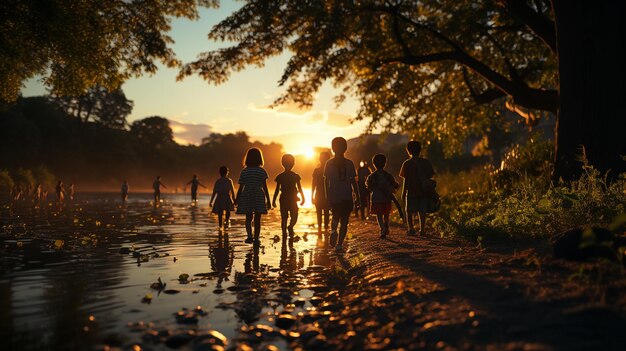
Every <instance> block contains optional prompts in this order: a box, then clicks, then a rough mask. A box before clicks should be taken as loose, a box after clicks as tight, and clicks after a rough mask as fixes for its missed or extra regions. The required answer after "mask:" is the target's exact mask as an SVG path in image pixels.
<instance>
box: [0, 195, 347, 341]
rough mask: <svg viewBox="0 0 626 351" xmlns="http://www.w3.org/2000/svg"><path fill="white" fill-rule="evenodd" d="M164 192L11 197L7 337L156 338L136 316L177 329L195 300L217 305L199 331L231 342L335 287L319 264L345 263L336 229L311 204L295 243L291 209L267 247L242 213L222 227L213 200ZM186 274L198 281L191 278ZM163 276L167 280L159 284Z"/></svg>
mask: <svg viewBox="0 0 626 351" xmlns="http://www.w3.org/2000/svg"><path fill="white" fill-rule="evenodd" d="M164 197H165V202H164V203H163V206H161V207H160V208H158V209H154V208H153V207H152V206H150V202H149V201H150V196H148V195H145V196H140V195H136V196H135V197H134V198H131V201H129V202H128V203H126V204H123V205H122V204H120V202H119V199H118V198H119V196H118V194H91V195H89V194H85V195H83V196H80V195H79V196H78V198H77V200H76V202H75V203H74V204H73V205H67V206H66V207H65V208H63V209H60V210H59V209H58V208H56V207H55V206H53V205H50V206H43V207H42V208H35V207H33V206H31V205H30V204H27V203H26V202H24V203H20V204H16V205H13V206H8V205H3V206H2V208H1V210H0V225H1V226H2V230H1V231H0V332H1V333H2V340H3V342H4V343H5V345H12V347H14V348H19V349H38V348H45V349H50V348H53V349H90V348H93V347H95V346H96V345H102V344H111V345H120V346H123V345H128V344H129V343H133V342H144V343H145V338H144V339H143V340H142V335H141V333H136V332H133V328H132V327H131V328H129V326H128V323H134V324H133V325H135V323H137V322H139V321H145V322H146V323H147V322H151V323H154V325H155V326H161V327H163V328H170V329H176V328H179V327H180V325H177V324H176V318H174V316H173V313H175V312H176V311H178V310H180V309H181V308H183V307H186V308H189V309H193V308H194V307H195V306H201V307H202V309H203V310H204V311H205V312H207V315H206V316H202V317H201V318H199V319H198V323H197V328H198V329H199V330H200V329H203V328H205V329H209V328H210V329H214V330H217V331H219V332H221V333H223V334H224V335H226V336H227V337H228V338H229V339H230V338H234V337H236V336H237V334H238V333H239V330H240V329H241V327H242V325H244V324H245V323H253V322H255V321H258V320H261V321H262V320H263V319H264V318H265V319H267V318H269V319H271V316H272V315H273V313H274V312H275V311H276V308H277V307H279V306H281V305H282V306H283V308H285V307H288V308H290V309H291V310H294V308H293V306H292V305H290V304H291V302H292V301H293V300H295V299H297V298H300V297H305V298H306V297H309V296H311V295H312V293H313V290H311V289H315V288H316V287H319V286H320V284H322V283H323V282H322V280H321V279H322V278H321V276H320V275H319V274H308V273H307V272H308V271H315V272H319V271H320V270H321V269H323V268H320V267H321V266H324V267H329V266H330V265H331V264H334V262H333V261H334V260H335V257H334V256H333V255H331V254H330V251H329V250H327V249H326V245H325V240H324V236H323V235H318V234H317V232H316V229H315V228H313V223H314V222H315V213H314V210H313V209H312V208H310V207H309V208H303V209H301V211H300V214H301V215H300V219H299V223H298V227H297V230H296V236H295V237H294V238H292V239H289V238H282V237H280V235H281V230H280V218H279V213H278V211H277V210H273V211H271V213H270V214H269V215H267V216H266V217H265V218H264V223H263V228H262V233H261V240H262V243H261V246H260V247H258V246H257V247H253V246H251V245H249V244H245V243H244V239H245V237H246V235H245V231H244V229H243V218H242V217H241V216H233V217H232V219H231V226H230V229H228V230H226V231H224V232H220V231H218V230H217V223H216V219H215V218H214V217H213V216H211V215H209V213H210V209H209V207H208V197H207V198H201V199H200V202H199V203H198V205H197V206H190V204H189V198H188V196H183V195H170V196H164ZM307 269H308V271H307ZM181 274H188V275H189V276H190V278H189V279H188V280H184V279H182V280H179V276H180V275H181ZM159 278H160V279H161V280H162V281H163V283H164V284H165V288H164V289H160V290H153V289H151V287H150V285H151V284H152V283H155V282H157V280H158V279H159ZM148 294H150V295H152V299H146V298H145V297H146V296H147V295H148ZM142 301H143V302H142ZM146 302H149V303H146ZM302 308H304V306H303V305H302V304H301V305H299V306H298V307H297V308H296V312H297V309H302ZM268 316H269V317H268ZM194 328H195V326H194ZM279 346H280V345H279ZM151 347H152V348H157V349H159V348H166V347H165V346H164V345H159V344H154V345H151Z"/></svg>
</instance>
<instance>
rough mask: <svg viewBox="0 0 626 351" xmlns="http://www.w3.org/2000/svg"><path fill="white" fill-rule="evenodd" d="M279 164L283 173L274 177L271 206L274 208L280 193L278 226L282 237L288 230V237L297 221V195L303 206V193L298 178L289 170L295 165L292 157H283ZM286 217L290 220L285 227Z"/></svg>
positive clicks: (286, 155)
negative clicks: (274, 185)
mask: <svg viewBox="0 0 626 351" xmlns="http://www.w3.org/2000/svg"><path fill="white" fill-rule="evenodd" d="M281 163H282V165H283V168H284V169H285V171H284V172H283V173H281V174H279V175H278V176H276V190H275V191H274V201H273V203H272V204H273V206H274V207H276V198H277V197H278V193H280V219H281V223H280V224H281V228H282V230H283V236H285V235H287V230H289V235H290V236H293V234H294V233H293V227H294V226H295V225H296V222H297V221H298V194H300V197H301V198H302V200H301V201H300V205H304V192H303V191H302V185H301V184H300V179H301V178H300V176H299V175H298V174H296V173H295V172H293V171H292V170H291V169H292V168H293V166H294V164H295V163H296V159H295V158H294V157H293V155H290V154H285V155H283V158H282V160H281ZM288 217H289V218H290V220H289V226H287V218H288Z"/></svg>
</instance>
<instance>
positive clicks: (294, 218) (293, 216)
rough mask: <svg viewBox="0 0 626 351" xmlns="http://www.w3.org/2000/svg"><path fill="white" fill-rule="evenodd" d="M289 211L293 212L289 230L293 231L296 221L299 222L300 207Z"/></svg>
mask: <svg viewBox="0 0 626 351" xmlns="http://www.w3.org/2000/svg"><path fill="white" fill-rule="evenodd" d="M289 213H290V214H291V216H290V217H291V218H289V232H290V233H293V227H295V226H296V223H298V209H297V208H295V209H293V210H291V211H289Z"/></svg>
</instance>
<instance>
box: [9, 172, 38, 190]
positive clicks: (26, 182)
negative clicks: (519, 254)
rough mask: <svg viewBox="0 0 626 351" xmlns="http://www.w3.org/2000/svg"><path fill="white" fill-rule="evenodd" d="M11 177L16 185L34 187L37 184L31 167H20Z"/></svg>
mask: <svg viewBox="0 0 626 351" xmlns="http://www.w3.org/2000/svg"><path fill="white" fill-rule="evenodd" d="M11 178H12V179H13V181H14V182H15V184H16V185H21V186H23V187H33V186H34V185H35V177H34V176H33V172H32V171H31V170H30V169H24V168H18V169H16V170H14V171H13V172H12V174H11Z"/></svg>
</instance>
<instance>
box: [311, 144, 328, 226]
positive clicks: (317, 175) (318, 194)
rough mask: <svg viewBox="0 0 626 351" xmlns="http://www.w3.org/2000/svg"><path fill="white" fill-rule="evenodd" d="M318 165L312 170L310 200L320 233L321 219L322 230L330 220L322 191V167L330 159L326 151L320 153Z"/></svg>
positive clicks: (323, 191)
mask: <svg viewBox="0 0 626 351" xmlns="http://www.w3.org/2000/svg"><path fill="white" fill-rule="evenodd" d="M319 159H320V165H319V167H317V168H316V169H315V170H313V185H311V199H313V204H315V211H316V212H317V231H318V232H321V231H322V217H323V219H324V230H328V222H329V219H330V205H329V204H328V199H327V198H326V191H325V189H324V167H325V166H326V162H328V160H329V159H330V153H329V152H327V151H322V152H320V158H319Z"/></svg>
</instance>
